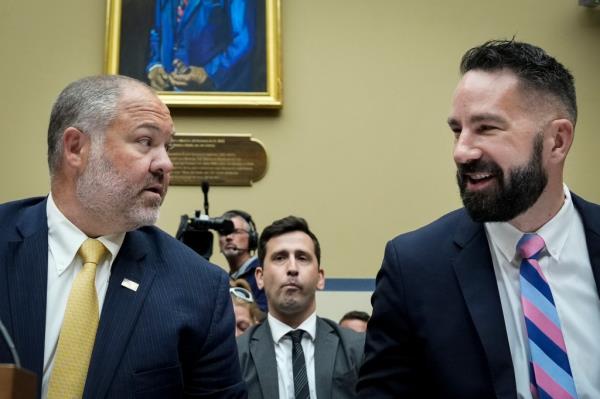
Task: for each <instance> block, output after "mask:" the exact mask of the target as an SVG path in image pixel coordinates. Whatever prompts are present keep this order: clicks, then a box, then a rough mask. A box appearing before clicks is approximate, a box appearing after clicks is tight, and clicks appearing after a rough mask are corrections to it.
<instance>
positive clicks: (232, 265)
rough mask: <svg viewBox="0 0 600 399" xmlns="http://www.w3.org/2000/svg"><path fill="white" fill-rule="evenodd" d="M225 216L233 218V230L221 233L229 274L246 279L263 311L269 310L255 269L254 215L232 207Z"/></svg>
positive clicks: (222, 251)
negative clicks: (258, 283)
mask: <svg viewBox="0 0 600 399" xmlns="http://www.w3.org/2000/svg"><path fill="white" fill-rule="evenodd" d="M223 218H225V219H229V220H231V222H232V223H233V231H232V232H231V233H229V234H220V235H219V248H220V250H221V253H222V254H223V256H224V257H225V259H227V263H228V265H229V276H230V277H231V278H232V279H233V280H237V279H240V278H241V279H244V280H246V281H247V282H248V284H250V288H251V290H252V295H253V296H254V301H255V302H256V304H257V305H258V307H259V308H260V310H262V311H263V312H266V311H267V297H266V296H265V292H264V291H263V290H262V289H260V288H258V286H257V285H256V277H255V273H254V272H255V271H256V268H257V267H258V258H257V257H256V255H254V251H256V248H257V246H258V231H257V230H256V225H255V224H254V220H252V216H250V214H249V213H248V212H244V211H241V210H239V209H232V210H230V211H227V212H225V213H224V214H223Z"/></svg>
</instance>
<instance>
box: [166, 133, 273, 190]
mask: <svg viewBox="0 0 600 399" xmlns="http://www.w3.org/2000/svg"><path fill="white" fill-rule="evenodd" d="M173 142H174V144H175V145H174V147H173V149H172V150H171V152H170V153H169V156H170V157H171V161H172V162H173V173H172V174H171V185H175V186H199V185H200V184H201V183H202V182H203V181H206V182H208V183H209V184H210V185H211V186H251V185H252V183H253V182H256V181H258V180H260V179H262V178H263V176H264V175H265V173H266V171H267V152H266V151H265V148H264V146H263V145H262V143H261V142H259V141H258V140H256V139H253V138H252V137H251V135H249V134H232V135H215V134H187V133H177V134H176V135H175V137H174V141H173Z"/></svg>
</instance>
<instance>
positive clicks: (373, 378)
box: [358, 195, 600, 399]
mask: <svg viewBox="0 0 600 399" xmlns="http://www.w3.org/2000/svg"><path fill="white" fill-rule="evenodd" d="M572 198H573V202H574V204H575V207H576V209H577V211H578V212H579V214H580V215H581V217H582V219H583V224H584V228H585V235H586V241H587V247H588V255H589V258H590V261H591V264H592V269H593V273H594V278H595V280H596V286H598V282H599V281H600V207H599V206H597V205H594V204H591V203H589V202H586V201H584V200H582V199H581V198H579V197H577V196H575V195H572ZM582 255H583V254H582ZM372 303H373V306H374V308H373V316H372V318H371V320H370V321H369V327H368V331H367V341H366V345H365V352H366V353H365V363H364V365H363V367H362V369H361V375H360V381H359V383H358V392H359V394H360V396H361V397H364V398H401V397H406V398H417V397H418V398H461V399H468V398H474V399H475V398H476V399H484V398H503V399H509V398H510V399H514V398H516V397H517V392H516V383H515V376H514V370H513V365H512V359H511V354H510V348H509V345H508V337H507V334H506V327H505V324H504V317H503V313H502V305H501V303H500V296H499V293H498V286H497V283H496V278H495V274H494V268H493V264H492V260H491V255H490V249H489V245H488V241H487V237H486V234H485V231H484V227H483V224H480V223H475V222H473V221H472V219H470V217H469V216H468V215H467V213H466V211H465V210H463V209H461V210H458V211H454V212H452V213H450V214H448V215H446V216H444V217H442V218H441V219H439V220H438V221H436V222H434V223H432V224H430V225H429V226H426V227H423V228H422V229H419V230H417V231H414V232H411V233H407V234H404V235H401V236H398V237H396V238H395V239H394V240H392V241H390V242H389V243H388V245H387V247H386V251H385V257H384V260H383V265H382V267H381V270H380V272H379V274H378V276H377V285H376V289H375V293H374V294H373V298H372Z"/></svg>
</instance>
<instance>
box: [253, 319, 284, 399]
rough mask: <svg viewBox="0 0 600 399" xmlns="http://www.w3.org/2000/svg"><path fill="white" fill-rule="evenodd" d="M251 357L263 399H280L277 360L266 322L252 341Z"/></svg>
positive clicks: (258, 328) (257, 329)
mask: <svg viewBox="0 0 600 399" xmlns="http://www.w3.org/2000/svg"><path fill="white" fill-rule="evenodd" d="M250 355H251V356H252V360H253V362H254V365H255V366H256V374H257V375H258V381H259V384H260V388H261V391H262V393H263V398H265V399H266V398H278V397H279V383H278V377H277V358H276V357H275V346H274V345H273V336H272V335H271V328H270V327H269V323H268V322H267V321H266V320H265V321H264V322H263V323H262V324H261V325H260V326H259V327H257V328H256V332H255V333H254V336H253V337H252V339H251V340H250Z"/></svg>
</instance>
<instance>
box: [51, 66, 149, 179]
mask: <svg viewBox="0 0 600 399" xmlns="http://www.w3.org/2000/svg"><path fill="white" fill-rule="evenodd" d="M131 85H141V86H146V85H145V84H143V83H142V82H139V81H137V80H135V79H132V78H129V77H126V76H120V75H103V76H90V77H86V78H83V79H79V80H77V81H75V82H73V83H71V84H69V85H68V86H67V87H65V89H64V90H63V91H62V92H61V93H60V95H59V96H58V98H57V99H56V101H55V102H54V106H53V107H52V113H51V114H50V124H49V125H48V167H49V169H50V175H51V176H54V174H55V173H56V171H57V170H58V168H59V166H60V160H61V157H62V153H63V147H62V143H61V142H62V137H63V133H64V131H65V130H66V129H67V128H68V127H75V128H77V129H78V130H80V131H82V132H83V133H85V134H87V135H90V136H91V137H92V139H93V140H97V139H103V137H104V132H105V130H106V128H107V127H108V126H109V125H110V124H111V123H112V122H113V121H114V120H115V118H116V117H117V106H118V102H119V98H120V97H121V94H122V92H123V89H124V88H125V87H127V86H131ZM148 89H149V90H152V89H150V88H149V87H148Z"/></svg>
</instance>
